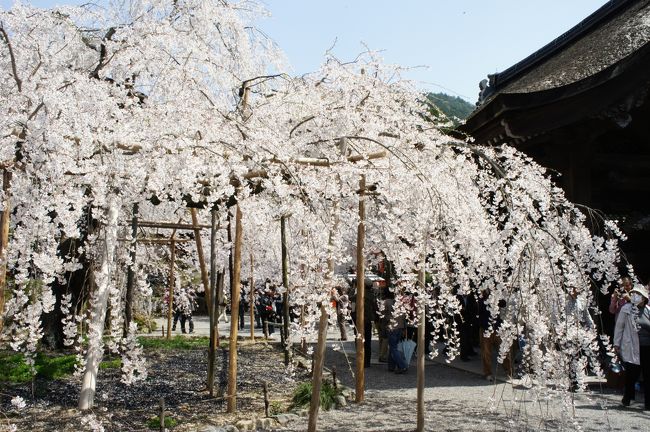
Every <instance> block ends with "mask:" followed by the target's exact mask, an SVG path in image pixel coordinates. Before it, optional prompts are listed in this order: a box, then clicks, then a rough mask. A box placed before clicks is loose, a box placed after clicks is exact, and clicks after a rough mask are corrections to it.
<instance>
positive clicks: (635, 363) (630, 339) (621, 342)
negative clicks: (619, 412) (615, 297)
mask: <svg viewBox="0 0 650 432" xmlns="http://www.w3.org/2000/svg"><path fill="white" fill-rule="evenodd" d="M647 305H648V290H647V289H646V288H645V287H644V286H642V285H637V286H635V287H634V288H632V290H631V291H630V302H629V303H627V304H625V305H624V306H623V307H622V308H621V311H620V313H619V314H618V319H617V320H616V328H615V330H614V350H616V353H617V354H618V355H619V357H620V358H621V360H622V361H623V367H624V368H625V392H624V394H623V400H622V404H623V406H629V405H630V401H632V400H634V393H635V392H634V384H635V383H636V380H637V379H638V378H639V373H640V372H641V364H642V362H641V349H640V335H639V329H640V328H642V325H641V324H640V321H642V320H643V315H644V314H645V311H646V306H647ZM641 337H644V334H641ZM644 342H645V338H644ZM646 351H647V350H646ZM644 357H645V356H644ZM644 360H647V359H645V358H644ZM646 364H647V361H646ZM646 368H647V365H646ZM646 385H647V384H646ZM646 394H647V393H646ZM646 400H648V399H646ZM648 402H650V400H648ZM648 402H646V409H647V408H648V406H649V404H648Z"/></svg>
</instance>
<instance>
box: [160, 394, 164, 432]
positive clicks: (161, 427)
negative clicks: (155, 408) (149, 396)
mask: <svg viewBox="0 0 650 432" xmlns="http://www.w3.org/2000/svg"><path fill="white" fill-rule="evenodd" d="M159 420H160V432H165V399H164V398H160V417H159Z"/></svg>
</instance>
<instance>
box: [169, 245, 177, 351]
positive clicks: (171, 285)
mask: <svg viewBox="0 0 650 432" xmlns="http://www.w3.org/2000/svg"><path fill="white" fill-rule="evenodd" d="M169 251H170V254H171V258H170V259H169V294H168V295H167V297H168V298H167V340H169V339H170V338H171V335H172V315H173V314H174V266H175V265H176V240H174V238H173V237H172V238H171V241H170V242H169Z"/></svg>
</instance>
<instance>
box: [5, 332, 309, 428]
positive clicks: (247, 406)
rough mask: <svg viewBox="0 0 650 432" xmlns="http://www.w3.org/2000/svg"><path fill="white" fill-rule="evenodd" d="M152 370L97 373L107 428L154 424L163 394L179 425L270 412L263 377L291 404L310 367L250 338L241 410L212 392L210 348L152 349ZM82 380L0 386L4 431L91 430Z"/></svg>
mask: <svg viewBox="0 0 650 432" xmlns="http://www.w3.org/2000/svg"><path fill="white" fill-rule="evenodd" d="M145 352H146V357H147V365H148V377H147V378H146V380H145V381H144V382H138V383H136V384H133V385H131V386H127V385H125V384H123V383H121V382H120V370H119V369H102V370H100V372H99V375H98V379H97V394H96V397H95V409H94V410H93V413H92V414H93V415H94V418H95V419H96V420H97V421H98V422H100V423H101V424H102V426H103V427H104V429H105V430H106V431H124V432H131V431H148V430H152V429H150V428H149V427H148V425H147V422H148V420H149V419H150V418H151V417H152V416H155V415H158V413H159V412H160V398H161V397H163V398H164V400H165V406H166V410H167V412H168V414H169V415H171V416H172V417H173V418H174V419H175V420H176V421H177V423H178V425H177V427H176V428H174V429H179V430H181V429H183V428H181V426H183V425H186V426H187V425H189V424H202V423H205V424H213V425H219V424H228V423H234V422H236V420H237V419H239V418H251V417H252V416H259V417H263V416H264V397H263V383H264V381H266V382H267V383H268V390H269V399H270V400H271V403H272V408H277V409H286V407H287V404H286V401H287V400H288V399H289V398H290V395H291V393H292V392H293V390H294V389H295V387H296V385H297V383H298V382H300V381H304V380H307V379H308V377H309V371H308V370H306V369H304V368H293V369H291V370H288V369H287V368H285V366H284V363H283V359H284V356H283V353H282V351H280V348H279V345H278V344H270V343H269V344H266V343H255V344H250V343H248V344H247V343H243V344H241V345H240V348H239V349H238V374H237V376H238V382H237V388H238V398H237V411H238V414H235V415H227V414H226V402H225V401H224V399H223V398H212V397H210V396H209V395H208V393H207V391H206V390H205V387H206V384H205V383H206V376H207V372H206V371H207V350H206V349H190V350H178V351H171V350H162V349H156V350H152V349H149V350H146V351H145ZM227 365H228V350H226V349H220V350H219V353H218V357H217V364H216V375H215V386H218V387H219V390H220V391H222V393H225V392H226V387H225V385H226V382H227ZM80 385H81V383H80V380H79V379H77V378H74V377H68V378H65V379H58V380H51V381H46V380H41V379H38V380H37V381H36V382H35V385H34V390H35V392H34V393H35V397H34V398H33V399H32V395H31V384H29V383H28V384H23V385H11V386H4V388H3V389H2V390H1V391H2V393H3V396H4V397H2V398H1V401H2V403H1V404H0V411H2V413H3V414H4V416H3V417H4V419H0V431H2V430H11V429H10V428H9V426H8V425H9V424H13V425H15V426H16V428H17V429H16V430H17V431H34V432H36V431H48V432H49V431H55V430H56V431H64V432H68V431H74V432H78V431H86V430H92V427H91V426H90V424H89V418H86V419H84V418H83V417H84V416H83V415H82V413H80V412H79V411H78V410H77V409H76V406H77V399H78V394H79V389H80ZM16 395H20V396H22V397H23V398H24V399H25V400H26V401H27V402H28V406H27V407H26V408H24V409H22V410H20V411H16V410H14V409H13V407H11V404H10V399H11V397H13V396H16Z"/></svg>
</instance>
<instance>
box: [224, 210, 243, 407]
mask: <svg viewBox="0 0 650 432" xmlns="http://www.w3.org/2000/svg"><path fill="white" fill-rule="evenodd" d="M235 224H236V225H235V247H234V249H235V250H234V254H233V255H234V256H233V283H232V296H231V306H230V309H231V311H230V313H231V315H230V347H229V350H230V352H229V361H228V396H227V397H228V410H227V412H229V413H233V412H235V411H236V410H237V330H238V326H239V293H240V289H241V287H240V277H241V248H242V225H241V224H242V213H241V208H240V206H239V204H237V209H236V213H235Z"/></svg>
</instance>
